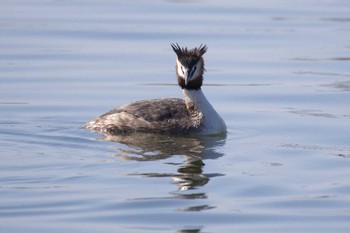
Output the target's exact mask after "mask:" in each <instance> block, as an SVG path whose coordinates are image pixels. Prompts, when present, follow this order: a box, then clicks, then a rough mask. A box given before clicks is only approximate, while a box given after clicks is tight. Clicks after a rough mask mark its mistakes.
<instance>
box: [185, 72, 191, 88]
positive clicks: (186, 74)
mask: <svg viewBox="0 0 350 233" xmlns="http://www.w3.org/2000/svg"><path fill="white" fill-rule="evenodd" d="M189 75H190V72H189V70H187V69H186V70H185V73H184V79H185V85H186V86H187V83H188V80H189V79H190V77H189Z"/></svg>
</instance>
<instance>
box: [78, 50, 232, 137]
mask: <svg viewBox="0 0 350 233" xmlns="http://www.w3.org/2000/svg"><path fill="white" fill-rule="evenodd" d="M171 47H172V48H173V50H174V52H175V53H176V55H177V58H176V74H177V81H178V84H179V86H180V87H181V88H182V93H183V96H184V99H178V98H165V99H153V100H141V101H136V102H133V103H130V104H127V105H123V106H121V107H119V108H116V109H113V110H111V111H109V112H107V113H105V114H103V115H101V116H100V117H98V118H96V119H94V120H92V121H90V122H88V123H86V125H85V127H86V128H87V129H91V130H94V131H96V132H99V133H109V134H119V133H128V132H152V133H166V134H186V133H187V134H201V135H210V134H221V133H225V132H226V125H225V122H224V121H223V119H222V118H221V117H220V116H219V114H218V113H217V112H216V111H215V109H214V108H213V107H212V106H211V104H210V103H209V101H208V100H207V98H206V97H205V96H204V94H203V92H202V90H201V87H202V83H203V72H204V70H205V69H204V60H203V54H204V53H205V52H206V51H207V46H206V45H204V46H203V45H201V46H199V47H198V48H193V49H188V48H187V47H185V48H181V47H180V46H179V45H178V44H171Z"/></svg>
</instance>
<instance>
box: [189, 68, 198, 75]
mask: <svg viewBox="0 0 350 233" xmlns="http://www.w3.org/2000/svg"><path fill="white" fill-rule="evenodd" d="M196 69H197V66H194V67H193V68H192V70H191V73H190V77H192V76H193V74H194V72H196Z"/></svg>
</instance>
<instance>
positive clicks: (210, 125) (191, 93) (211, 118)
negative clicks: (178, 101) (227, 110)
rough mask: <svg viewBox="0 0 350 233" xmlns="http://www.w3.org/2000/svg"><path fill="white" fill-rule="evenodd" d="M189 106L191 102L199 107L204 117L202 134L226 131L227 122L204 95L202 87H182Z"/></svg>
mask: <svg viewBox="0 0 350 233" xmlns="http://www.w3.org/2000/svg"><path fill="white" fill-rule="evenodd" d="M182 93H183V95H184V99H185V102H186V105H187V106H190V105H191V104H190V103H191V102H192V103H193V104H194V105H195V106H196V107H197V108H198V110H199V111H200V112H201V114H202V117H203V125H202V128H203V129H202V130H201V132H200V133H201V134H220V133H224V132H226V124H225V122H224V120H223V119H222V118H221V117H220V115H219V114H218V113H217V112H216V111H215V109H214V108H213V106H212V105H211V104H210V103H209V101H208V100H207V98H206V97H205V96H204V94H203V92H202V90H201V89H199V90H187V89H182Z"/></svg>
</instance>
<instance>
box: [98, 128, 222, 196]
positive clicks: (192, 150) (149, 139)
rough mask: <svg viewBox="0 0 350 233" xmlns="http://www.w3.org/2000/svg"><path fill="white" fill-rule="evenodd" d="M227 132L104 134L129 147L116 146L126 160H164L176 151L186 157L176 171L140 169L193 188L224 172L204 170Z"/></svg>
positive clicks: (217, 155)
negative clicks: (177, 134)
mask: <svg viewBox="0 0 350 233" xmlns="http://www.w3.org/2000/svg"><path fill="white" fill-rule="evenodd" d="M225 138H226V135H221V136H201V137H199V136H197V137H194V136H186V137H182V136H170V135H158V134H147V133H138V134H121V135H105V136H104V138H103V140H106V141H112V142H118V143H122V144H124V145H126V146H127V147H128V149H124V148H119V147H115V150H116V153H115V154H113V155H114V156H116V157H119V158H122V159H125V160H135V161H154V160H163V159H167V158H169V157H172V156H175V155H182V156H184V157H185V159H184V162H182V163H180V164H177V165H179V168H178V169H177V173H156V172H150V173H137V174H130V175H140V176H146V177H169V178H171V179H172V180H173V182H175V183H176V184H177V186H178V187H179V189H180V190H190V189H194V188H196V187H198V186H203V185H205V184H207V183H208V182H209V180H210V178H212V177H215V176H222V175H223V174H219V173H211V174H203V169H202V168H203V167H204V166H205V163H204V161H203V160H206V159H217V158H219V157H221V156H223V153H220V152H217V150H218V148H221V147H222V146H223V145H224V142H225Z"/></svg>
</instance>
